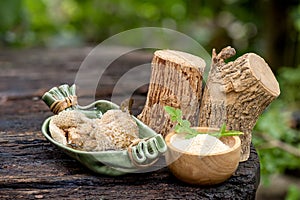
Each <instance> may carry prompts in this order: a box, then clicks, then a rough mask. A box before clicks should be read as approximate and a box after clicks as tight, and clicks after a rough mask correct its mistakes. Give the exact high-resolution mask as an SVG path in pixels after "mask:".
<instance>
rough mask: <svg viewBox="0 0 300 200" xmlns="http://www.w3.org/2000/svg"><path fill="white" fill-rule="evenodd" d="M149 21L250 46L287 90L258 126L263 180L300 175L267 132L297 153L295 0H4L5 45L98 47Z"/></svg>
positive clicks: (241, 48)
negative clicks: (114, 36) (113, 37)
mask: <svg viewBox="0 0 300 200" xmlns="http://www.w3.org/2000/svg"><path fill="white" fill-rule="evenodd" d="M144 26H154V27H164V28H170V29H174V30H177V31H180V32H182V33H184V34H187V35H189V36H190V37H192V38H194V39H195V40H197V41H198V42H199V43H200V44H201V45H203V46H204V48H205V49H206V50H207V51H208V52H211V49H212V48H216V49H217V50H220V49H221V48H223V47H225V46H228V45H231V46H233V47H234V48H235V49H237V52H238V54H239V55H241V54H243V53H245V52H250V51H252V52H255V53H257V54H259V55H261V56H262V57H264V58H265V59H266V61H267V62H268V63H269V64H270V66H271V68H272V70H273V71H274V73H275V74H276V76H277V78H278V80H279V82H280V87H281V93H282V94H281V96H280V97H279V98H278V99H277V100H276V101H275V102H274V103H272V105H271V106H270V107H269V108H268V109H267V112H265V113H264V114H263V115H262V116H261V118H260V120H259V121H258V123H257V126H256V128H255V134H254V139H253V142H254V144H255V146H256V147H257V149H258V153H259V155H260V159H261V168H262V170H261V172H262V178H263V182H264V183H268V180H269V179H268V177H269V175H271V174H274V173H287V172H290V171H293V172H295V173H298V176H299V177H300V157H299V155H298V156H297V153H296V154H295V153H293V151H287V149H284V148H281V147H280V145H279V146H276V145H275V146H274V144H270V143H269V141H268V139H266V138H265V137H264V136H263V135H264V134H266V135H268V136H270V137H271V138H272V140H274V141H279V142H282V143H284V144H286V145H288V147H291V149H293V150H295V152H297V150H298V151H299V152H300V132H299V129H300V127H299V126H300V93H299V86H300V56H299V52H300V45H299V41H300V34H299V33H300V4H299V1H298V0H286V1H284V0H220V1H211V0H199V1H191V0H190V1H184V0H163V1H162V0H151V1H145V0H126V1H124V0H123V1H122V0H113V1H109V0H2V1H1V6H0V50H2V49H5V48H31V47H47V48H58V47H66V46H84V45H91V46H93V45H96V44H99V43H100V42H101V41H103V40H105V39H107V38H108V37H110V36H112V35H114V34H117V33H119V32H122V31H125V30H128V29H131V28H138V27H144ZM280 144H281V143H280ZM291 191H293V192H294V193H295V191H296V190H293V188H292V189H291ZM291 196H292V195H291Z"/></svg>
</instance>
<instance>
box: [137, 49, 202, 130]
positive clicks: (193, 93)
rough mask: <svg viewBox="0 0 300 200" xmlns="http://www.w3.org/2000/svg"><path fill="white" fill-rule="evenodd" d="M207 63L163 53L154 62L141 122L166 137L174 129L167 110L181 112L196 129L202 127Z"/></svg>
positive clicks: (182, 54) (184, 55)
mask: <svg viewBox="0 0 300 200" xmlns="http://www.w3.org/2000/svg"><path fill="white" fill-rule="evenodd" d="M204 67H205V62H204V61H203V60H202V59H201V58H199V57H196V56H193V55H191V54H188V53H184V52H179V51H172V50H160V51H156V52H155V54H154V58H153V60H152V74H151V80H150V85H149V91H148V96H147V100H146V105H145V107H144V109H143V111H142V113H141V114H140V115H139V118H140V119H141V120H142V121H143V122H144V123H146V124H147V125H149V126H150V127H151V128H152V129H154V130H155V131H156V132H158V133H160V134H162V135H163V136H165V135H166V134H167V133H168V132H169V131H170V129H171V128H172V127H173V125H174V122H171V121H170V117H169V115H168V114H167V113H166V112H165V110H164V106H166V105H168V106H172V107H175V108H180V109H181V110H182V113H183V117H184V118H186V119H188V120H189V121H190V122H191V123H192V125H195V126H196V125H197V123H198V117H199V116H198V113H199V107H200V104H199V103H200V99H201V96H202V95H201V94H202V73H203V71H204Z"/></svg>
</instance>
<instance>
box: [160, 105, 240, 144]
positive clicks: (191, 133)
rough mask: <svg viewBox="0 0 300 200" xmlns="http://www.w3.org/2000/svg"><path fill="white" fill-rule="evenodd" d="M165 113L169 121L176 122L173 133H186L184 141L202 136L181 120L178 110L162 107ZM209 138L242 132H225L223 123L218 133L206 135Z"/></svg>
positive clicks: (188, 123) (180, 113) (185, 121)
mask: <svg viewBox="0 0 300 200" xmlns="http://www.w3.org/2000/svg"><path fill="white" fill-rule="evenodd" d="M164 109H165V111H166V112H167V113H168V114H169V115H170V117H171V120H172V121H173V122H177V124H176V126H175V128H174V131H175V132H176V133H187V134H186V136H185V139H190V138H193V137H195V136H197V135H198V134H203V133H201V132H198V131H197V130H195V129H192V128H191V123H190V122H189V121H188V120H184V119H182V111H181V110H180V109H178V108H177V109H176V108H173V107H171V106H165V107H164ZM208 134H210V135H211V136H214V137H217V138H219V137H223V136H235V135H243V132H240V131H227V130H226V124H225V123H224V124H223V125H222V126H221V128H220V131H219V132H212V133H208Z"/></svg>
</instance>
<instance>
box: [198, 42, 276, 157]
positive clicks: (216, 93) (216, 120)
mask: <svg viewBox="0 0 300 200" xmlns="http://www.w3.org/2000/svg"><path fill="white" fill-rule="evenodd" d="M234 54H235V50H234V49H233V48H231V47H227V48H224V49H223V50H222V51H221V52H220V53H219V54H218V55H217V54H216V52H215V50H213V54H212V66H211V69H210V72H209V76H208V80H207V83H206V87H205V90H204V94H203V98H202V101H201V108H200V110H201V112H200V118H199V125H200V126H207V127H216V128H219V127H220V126H221V125H222V124H223V123H226V125H227V129H230V130H239V131H242V132H244V135H242V136H241V137H240V138H241V142H242V150H241V161H246V160H247V159H248V157H249V154H250V144H251V138H252V129H253V127H254V125H255V123H256V121H257V119H258V117H259V115H260V114H261V113H262V112H263V111H264V110H265V108H266V107H267V106H268V105H269V104H270V103H271V102H272V101H273V100H274V99H275V98H276V97H277V96H278V95H279V94H280V89H279V84H278V82H277V80H276V78H275V77H274V75H273V73H272V71H271V69H270V68H269V66H268V64H267V63H266V62H265V61H264V59H263V58H261V57H260V56H258V55H256V54H254V53H247V54H244V55H243V56H241V57H239V58H237V59H236V60H235V61H233V62H229V63H225V60H226V59H227V58H229V57H231V56H233V55H234Z"/></svg>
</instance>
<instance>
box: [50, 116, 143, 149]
mask: <svg viewBox="0 0 300 200" xmlns="http://www.w3.org/2000/svg"><path fill="white" fill-rule="evenodd" d="M49 129H50V133H51V136H52V138H53V139H54V140H56V141H58V142H60V143H62V144H64V145H68V146H71V147H73V148H75V149H80V150H85V151H104V150H120V149H125V148H127V147H128V146H129V145H130V144H131V143H132V141H133V140H135V139H137V138H138V135H139V129H138V127H137V125H136V122H135V121H134V120H133V118H132V117H131V116H130V115H129V114H128V113H125V112H122V111H121V110H109V111H107V112H106V113H105V114H104V115H103V116H102V118H101V119H90V118H88V117H86V116H85V115H84V114H83V113H81V112H79V111H76V110H72V111H62V112H60V113H59V114H58V115H55V116H53V117H52V119H51V120H50V125H49Z"/></svg>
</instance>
